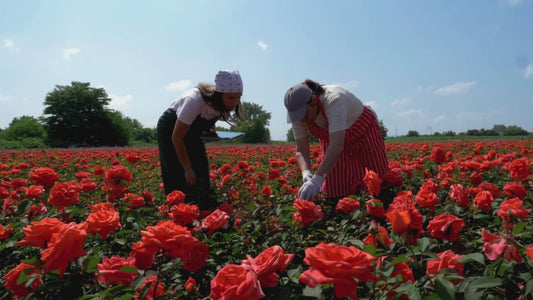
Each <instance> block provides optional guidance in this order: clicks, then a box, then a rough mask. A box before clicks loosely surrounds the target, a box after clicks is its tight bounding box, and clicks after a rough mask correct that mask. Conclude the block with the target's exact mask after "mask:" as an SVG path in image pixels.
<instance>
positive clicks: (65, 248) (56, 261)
mask: <svg viewBox="0 0 533 300" xmlns="http://www.w3.org/2000/svg"><path fill="white" fill-rule="evenodd" d="M86 237H87V232H86V231H85V230H84V229H82V226H80V225H78V224H76V223H70V224H66V225H65V226H63V227H62V228H61V230H59V231H58V232H57V233H54V234H53V235H52V238H51V239H50V242H49V243H48V247H47V248H46V249H44V250H42V251H41V260H42V261H44V262H45V264H44V266H43V268H44V269H45V270H46V272H50V271H53V270H57V269H59V277H63V274H64V273H65V270H66V269H67V266H68V264H69V263H70V261H71V260H73V259H76V258H78V257H81V256H85V255H87V253H86V252H85V250H83V245H84V243H85V238H86Z"/></svg>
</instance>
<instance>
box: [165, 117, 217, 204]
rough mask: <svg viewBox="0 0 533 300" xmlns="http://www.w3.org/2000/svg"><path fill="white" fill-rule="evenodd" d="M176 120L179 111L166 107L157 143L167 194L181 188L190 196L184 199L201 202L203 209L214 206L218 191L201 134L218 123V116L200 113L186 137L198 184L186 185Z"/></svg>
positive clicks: (188, 153)
mask: <svg viewBox="0 0 533 300" xmlns="http://www.w3.org/2000/svg"><path fill="white" fill-rule="evenodd" d="M176 120H177V115H176V111H174V110H172V109H167V110H166V111H165V112H164V113H163V115H162V116H161V117H160V118H159V121H158V123H157V143H158V147H159V160H160V163H161V175H162V177H163V184H164V188H165V194H166V195H168V194H170V193H171V192H172V191H174V190H179V191H181V192H183V193H184V194H185V195H186V196H187V197H186V200H185V201H186V202H187V203H190V204H196V205H198V206H199V208H200V210H206V209H213V208H215V207H216V205H217V202H216V197H215V194H214V192H213V191H212V190H211V183H210V179H209V162H208V160H207V153H206V149H205V144H204V142H203V140H202V139H201V137H202V135H204V134H205V133H206V132H207V131H209V130H210V129H211V128H212V127H213V126H214V125H215V123H216V121H217V120H218V118H214V119H211V120H207V119H204V118H202V117H201V116H200V115H198V116H197V117H196V119H195V120H194V121H193V122H192V124H191V126H190V127H189V131H188V132H187V134H186V135H185V137H184V143H185V148H186V149H187V155H188V156H189V161H190V163H191V167H192V169H193V170H194V173H195V174H196V185H194V186H189V185H187V180H186V179H185V171H184V170H183V166H182V165H181V163H180V161H179V159H178V156H177V154H176V150H175V149H174V145H173V144H172V132H173V131H174V126H175V124H176Z"/></svg>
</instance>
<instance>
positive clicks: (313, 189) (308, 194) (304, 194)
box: [298, 175, 324, 201]
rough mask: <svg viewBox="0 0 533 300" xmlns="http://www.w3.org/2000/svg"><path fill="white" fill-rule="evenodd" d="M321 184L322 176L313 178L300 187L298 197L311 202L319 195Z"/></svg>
mask: <svg viewBox="0 0 533 300" xmlns="http://www.w3.org/2000/svg"><path fill="white" fill-rule="evenodd" d="M322 183H324V178H322V176H317V175H315V176H313V178H311V179H310V180H308V181H307V182H306V183H304V184H303V185H302V187H301V188H300V190H299V191H298V197H299V198H300V199H303V200H308V201H310V200H313V198H315V196H316V195H318V193H320V188H321V187H322Z"/></svg>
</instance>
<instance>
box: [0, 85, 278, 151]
mask: <svg viewBox="0 0 533 300" xmlns="http://www.w3.org/2000/svg"><path fill="white" fill-rule="evenodd" d="M110 101H111V99H110V98H109V96H108V95H107V93H106V91H105V90H104V89H103V88H94V87H91V86H90V83H86V82H76V81H74V82H72V83H71V85H67V86H61V85H56V86H55V88H54V90H53V91H51V92H49V93H48V94H47V95H46V98H45V100H44V107H45V108H44V111H43V114H42V116H40V117H37V118H36V117H33V116H21V117H15V118H14V119H13V120H12V121H11V123H10V124H9V125H8V127H7V128H6V129H0V148H2V149H16V148H46V147H51V148H66V147H103V146H110V147H124V146H143V145H144V146H146V145H150V146H153V145H156V144H157V140H156V139H157V136H156V129H155V128H147V127H144V126H143V125H142V123H141V122H139V121H138V120H136V119H132V118H129V117H126V116H124V115H123V114H122V113H121V112H119V111H117V110H113V109H110V108H108V105H109V103H110ZM243 108H244V111H245V114H246V116H247V118H246V120H244V121H242V120H238V119H236V118H232V119H231V120H230V125H231V126H230V128H229V129H226V128H222V127H219V128H218V130H231V131H241V132H244V133H245V135H244V136H243V137H241V138H239V139H240V140H238V141H237V142H239V141H240V142H243V143H268V142H270V131H269V130H268V128H267V126H268V125H269V122H270V118H271V114H270V113H267V112H265V111H264V110H263V108H262V106H260V105H258V104H255V103H249V102H243ZM158 117H159V116H156V118H158Z"/></svg>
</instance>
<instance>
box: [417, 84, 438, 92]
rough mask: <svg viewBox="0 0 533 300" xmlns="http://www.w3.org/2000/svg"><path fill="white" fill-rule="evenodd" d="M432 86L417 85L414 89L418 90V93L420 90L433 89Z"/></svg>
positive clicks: (428, 90) (427, 90)
mask: <svg viewBox="0 0 533 300" xmlns="http://www.w3.org/2000/svg"><path fill="white" fill-rule="evenodd" d="M433 89H434V87H432V86H421V85H419V86H417V87H416V91H417V92H419V93H422V92H431V91H433Z"/></svg>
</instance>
